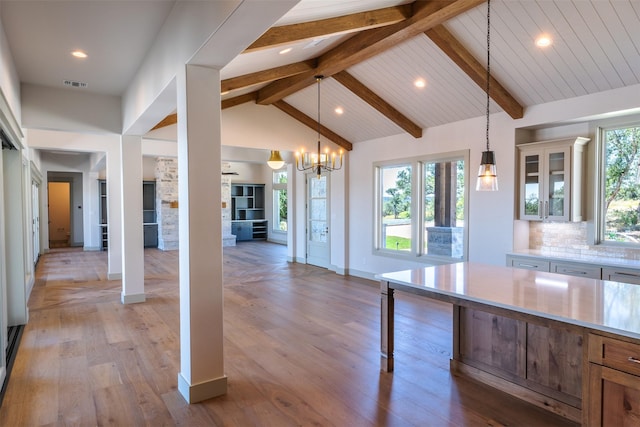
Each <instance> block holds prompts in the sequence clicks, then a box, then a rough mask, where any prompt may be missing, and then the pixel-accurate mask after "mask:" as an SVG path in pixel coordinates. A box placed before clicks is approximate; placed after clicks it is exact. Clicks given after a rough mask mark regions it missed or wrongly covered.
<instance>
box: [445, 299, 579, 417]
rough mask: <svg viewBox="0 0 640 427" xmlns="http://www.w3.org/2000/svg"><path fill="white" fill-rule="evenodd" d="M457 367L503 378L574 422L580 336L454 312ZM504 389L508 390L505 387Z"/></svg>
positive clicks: (511, 320)
mask: <svg viewBox="0 0 640 427" xmlns="http://www.w3.org/2000/svg"><path fill="white" fill-rule="evenodd" d="M454 316H457V317H454V318H455V319H456V321H455V324H456V325H457V331H458V340H459V341H458V343H459V344H458V345H457V346H456V347H457V349H458V353H457V354H456V355H455V356H454V357H455V359H456V360H457V361H458V362H461V363H463V364H465V365H467V366H471V367H473V368H475V369H479V370H480V371H482V372H486V373H488V374H491V375H494V376H496V377H499V378H502V379H503V380H505V381H507V382H508V383H510V384H512V385H513V386H512V387H515V388H513V389H516V388H517V389H519V390H522V392H521V394H522V395H527V396H535V395H537V396H545V397H544V398H543V399H546V400H545V401H546V402H547V403H546V404H547V405H549V406H550V407H552V408H554V410H555V411H556V412H559V413H562V412H564V411H567V412H569V413H573V414H574V415H573V417H574V418H579V416H578V414H579V410H580V408H581V402H582V369H583V365H582V360H583V357H582V356H583V342H584V333H583V332H582V331H581V330H580V329H579V328H575V329H573V328H567V327H564V326H560V325H554V326H549V325H542V324H536V323H533V322H530V321H524V320H522V319H516V318H513V317H510V316H501V315H498V314H495V313H490V312H485V311H481V310H475V309H471V308H468V307H459V308H458V310H457V314H454ZM507 387H509V386H507Z"/></svg>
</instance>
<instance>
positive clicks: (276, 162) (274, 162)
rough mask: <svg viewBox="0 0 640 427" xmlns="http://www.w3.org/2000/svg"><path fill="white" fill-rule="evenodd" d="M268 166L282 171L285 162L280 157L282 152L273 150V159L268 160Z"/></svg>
mask: <svg viewBox="0 0 640 427" xmlns="http://www.w3.org/2000/svg"><path fill="white" fill-rule="evenodd" d="M267 164H268V165H269V167H270V168H271V169H280V168H281V167H282V166H284V160H282V157H281V156H280V151H278V150H271V157H269V160H267Z"/></svg>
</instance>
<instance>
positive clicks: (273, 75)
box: [220, 59, 316, 93]
mask: <svg viewBox="0 0 640 427" xmlns="http://www.w3.org/2000/svg"><path fill="white" fill-rule="evenodd" d="M315 67H316V60H315V59H309V60H307V61H301V62H295V63H293V64H287V65H283V66H281V67H275V68H271V69H268V70H263V71H257V72H255V73H250V74H245V75H244V76H238V77H233V78H230V79H224V80H222V82H220V91H221V92H222V93H225V92H230V91H232V90H236V89H242V88H245V87H249V86H253V85H257V84H261V83H268V82H273V81H276V80H279V79H283V78H286V77H290V76H295V75H296V74H300V73H304V72H305V71H310V70H315Z"/></svg>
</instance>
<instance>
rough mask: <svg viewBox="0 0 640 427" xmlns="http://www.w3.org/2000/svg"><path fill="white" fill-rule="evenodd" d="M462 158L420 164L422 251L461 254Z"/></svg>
mask: <svg viewBox="0 0 640 427" xmlns="http://www.w3.org/2000/svg"><path fill="white" fill-rule="evenodd" d="M464 164H465V162H464V160H463V159H457V160H434V161H428V162H425V163H424V164H423V171H424V172H423V176H424V198H423V203H424V219H423V226H422V230H423V233H425V234H424V238H423V253H424V254H427V255H437V256H447V257H451V258H457V259H462V258H464V218H465V197H464V196H465V179H464Z"/></svg>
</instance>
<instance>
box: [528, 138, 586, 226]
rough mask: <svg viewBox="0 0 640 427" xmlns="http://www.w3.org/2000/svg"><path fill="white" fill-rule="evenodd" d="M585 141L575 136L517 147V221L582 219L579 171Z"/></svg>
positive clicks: (583, 154)
mask: <svg viewBox="0 0 640 427" xmlns="http://www.w3.org/2000/svg"><path fill="white" fill-rule="evenodd" d="M589 140H590V139H589V138H583V137H577V138H570V139H562V140H554V141H545V142H533V143H528V144H522V145H519V146H518V150H519V153H520V164H519V167H520V184H519V197H518V199H519V204H520V208H519V212H520V219H521V220H531V221H545V220H549V221H582V220H583V211H582V204H583V201H582V192H583V188H582V182H583V177H582V175H583V173H582V171H583V168H584V162H585V159H586V151H585V147H586V145H587V143H588V142H589Z"/></svg>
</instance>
